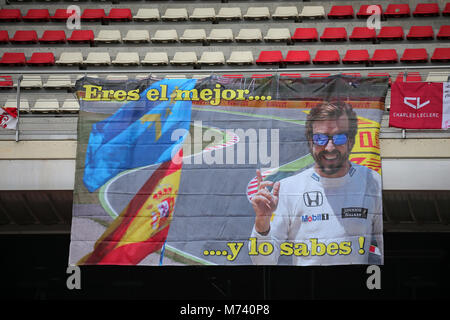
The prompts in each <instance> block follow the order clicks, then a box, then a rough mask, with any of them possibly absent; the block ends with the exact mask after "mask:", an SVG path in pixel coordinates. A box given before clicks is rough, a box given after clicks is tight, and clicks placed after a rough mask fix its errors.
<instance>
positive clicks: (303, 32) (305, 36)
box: [291, 28, 319, 41]
mask: <svg viewBox="0 0 450 320" xmlns="http://www.w3.org/2000/svg"><path fill="white" fill-rule="evenodd" d="M291 39H292V40H294V41H317V40H318V39H319V35H318V33H317V30H316V28H297V29H295V31H294V35H293V36H292V37H291Z"/></svg>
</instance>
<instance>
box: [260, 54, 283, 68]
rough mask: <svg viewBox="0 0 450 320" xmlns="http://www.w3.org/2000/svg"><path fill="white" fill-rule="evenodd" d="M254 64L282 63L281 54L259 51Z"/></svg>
mask: <svg viewBox="0 0 450 320" xmlns="http://www.w3.org/2000/svg"><path fill="white" fill-rule="evenodd" d="M255 62H256V64H259V65H267V64H280V63H281V62H283V54H282V53H281V51H279V50H274V51H261V52H260V53H259V57H258V59H256V61H255Z"/></svg>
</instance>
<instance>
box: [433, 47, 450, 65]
mask: <svg viewBox="0 0 450 320" xmlns="http://www.w3.org/2000/svg"><path fill="white" fill-rule="evenodd" d="M431 62H450V48H435V49H434V51H433V55H432V56H431Z"/></svg>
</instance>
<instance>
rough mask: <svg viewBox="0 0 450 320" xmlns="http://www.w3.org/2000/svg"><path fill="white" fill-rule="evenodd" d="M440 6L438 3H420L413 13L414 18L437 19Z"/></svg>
mask: <svg viewBox="0 0 450 320" xmlns="http://www.w3.org/2000/svg"><path fill="white" fill-rule="evenodd" d="M437 16H439V5H438V4H437V3H418V4H417V6H416V8H415V9H414V11H413V17H437Z"/></svg>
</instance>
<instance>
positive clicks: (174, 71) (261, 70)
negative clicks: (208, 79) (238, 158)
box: [2, 65, 450, 142]
mask: <svg viewBox="0 0 450 320" xmlns="http://www.w3.org/2000/svg"><path fill="white" fill-rule="evenodd" d="M413 70H414V71H418V70H448V71H449V75H450V65H439V66H436V65H434V66H401V67H400V66H386V65H384V66H379V67H374V66H370V67H368V66H364V67H363V66H361V67H360V66H357V67H320V68H258V69H252V68H231V69H184V68H182V69H168V70H165V69H152V68H140V69H136V68H134V69H122V68H121V69H120V70H105V69H102V70H36V71H35V70H33V71H29V70H5V72H2V73H4V74H5V73H6V74H10V75H13V74H14V75H16V74H17V75H18V78H17V94H16V103H17V117H18V119H19V117H20V98H21V97H20V95H21V90H20V87H21V86H20V84H21V81H22V80H23V75H27V74H49V75H51V74H55V75H61V74H64V75H67V74H74V75H90V74H130V73H131V74H134V73H136V74H139V73H141V74H142V73H148V74H205V73H206V74H223V73H227V74H230V73H231V74H233V73H272V74H274V75H276V74H281V73H297V72H309V73H317V72H324V71H329V72H334V73H342V72H355V71H368V72H374V71H379V72H387V71H403V72H405V73H407V72H409V71H413ZM404 76H406V74H405V75H404ZM403 134H404V133H403ZM18 141H19V121H18V122H17V125H16V142H18Z"/></svg>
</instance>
